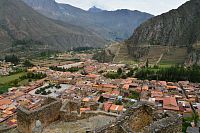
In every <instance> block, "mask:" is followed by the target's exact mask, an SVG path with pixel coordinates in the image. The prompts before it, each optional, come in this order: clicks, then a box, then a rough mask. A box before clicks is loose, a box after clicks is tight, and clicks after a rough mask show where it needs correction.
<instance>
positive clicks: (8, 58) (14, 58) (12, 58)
mask: <svg viewBox="0 0 200 133" xmlns="http://www.w3.org/2000/svg"><path fill="white" fill-rule="evenodd" d="M5 61H6V62H11V63H13V64H15V65H17V64H18V63H19V61H20V59H19V58H18V57H17V56H15V55H6V56H5Z"/></svg>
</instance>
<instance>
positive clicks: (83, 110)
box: [80, 108, 90, 113]
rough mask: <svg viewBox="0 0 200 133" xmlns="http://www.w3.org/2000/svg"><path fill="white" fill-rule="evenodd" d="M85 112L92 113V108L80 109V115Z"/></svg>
mask: <svg viewBox="0 0 200 133" xmlns="http://www.w3.org/2000/svg"><path fill="white" fill-rule="evenodd" d="M85 111H90V108H80V113H83V112H85Z"/></svg>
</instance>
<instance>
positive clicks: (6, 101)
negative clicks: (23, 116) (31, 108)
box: [0, 98, 12, 106]
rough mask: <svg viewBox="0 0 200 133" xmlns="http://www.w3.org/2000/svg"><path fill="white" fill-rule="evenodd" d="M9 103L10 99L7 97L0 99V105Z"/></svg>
mask: <svg viewBox="0 0 200 133" xmlns="http://www.w3.org/2000/svg"><path fill="white" fill-rule="evenodd" d="M11 103H12V101H11V100H10V99H7V98H5V99H1V100H0V106H2V105H10V104H11Z"/></svg>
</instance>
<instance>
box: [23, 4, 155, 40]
mask: <svg viewBox="0 0 200 133" xmlns="http://www.w3.org/2000/svg"><path fill="white" fill-rule="evenodd" d="M23 1H24V2H25V3H26V4H28V5H29V6H31V7H32V8H33V9H35V10H36V11H38V12H39V13H41V14H43V15H45V16H47V17H49V18H52V19H55V20H61V21H63V22H67V23H70V24H74V25H77V26H81V27H85V28H87V29H91V30H93V31H95V32H96V33H97V34H99V35H100V36H102V37H104V38H105V39H108V40H124V39H127V38H128V37H130V36H131V34H132V32H133V29H135V28H136V27H137V26H139V25H140V24H141V23H142V22H144V21H146V20H147V19H149V18H151V17H153V15H151V14H148V13H143V12H139V11H130V10H117V11H105V10H101V9H98V8H94V7H93V8H91V9H90V10H88V11H85V10H82V9H79V8H76V7H73V6H71V5H68V4H60V3H56V2H55V0H23Z"/></svg>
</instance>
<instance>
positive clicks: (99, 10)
mask: <svg viewBox="0 0 200 133" xmlns="http://www.w3.org/2000/svg"><path fill="white" fill-rule="evenodd" d="M103 11H105V10H102V9H100V8H97V7H96V6H93V7H91V8H90V9H89V10H88V12H92V13H98V12H103Z"/></svg>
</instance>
